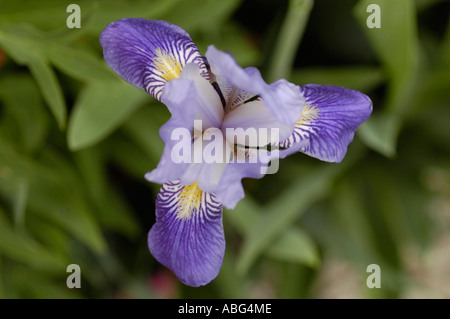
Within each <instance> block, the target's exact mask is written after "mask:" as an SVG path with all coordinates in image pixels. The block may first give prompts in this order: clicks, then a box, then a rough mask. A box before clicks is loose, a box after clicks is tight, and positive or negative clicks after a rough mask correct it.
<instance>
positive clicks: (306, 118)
mask: <svg viewBox="0 0 450 319" xmlns="http://www.w3.org/2000/svg"><path fill="white" fill-rule="evenodd" d="M318 118H319V109H318V107H317V105H312V104H311V103H310V102H306V104H305V106H304V107H303V110H302V115H300V118H299V119H298V121H297V123H295V126H301V125H304V124H308V123H310V122H312V121H314V120H317V119H318Z"/></svg>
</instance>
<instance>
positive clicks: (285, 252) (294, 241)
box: [267, 227, 319, 267]
mask: <svg viewBox="0 0 450 319" xmlns="http://www.w3.org/2000/svg"><path fill="white" fill-rule="evenodd" d="M267 254H268V255H269V256H270V257H273V258H276V259H280V260H284V261H288V262H294V263H299V264H304V265H308V266H310V267H315V266H317V264H318V263H319V255H318V251H317V247H316V245H315V244H314V242H313V240H312V239H311V238H310V237H309V235H308V234H307V233H306V232H305V231H303V230H301V229H299V228H293V227H291V228H289V229H288V230H287V231H286V233H284V234H283V235H281V236H280V237H279V238H278V239H277V240H276V241H275V242H274V243H273V244H272V245H271V246H270V247H269V249H268V250H267Z"/></svg>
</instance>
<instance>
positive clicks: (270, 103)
mask: <svg viewBox="0 0 450 319" xmlns="http://www.w3.org/2000/svg"><path fill="white" fill-rule="evenodd" d="M205 56H206V58H207V59H208V62H209V63H210V65H211V70H212V71H213V73H214V72H215V73H217V74H218V75H220V77H222V78H223V79H225V80H223V79H221V80H220V81H221V82H222V83H225V85H226V87H233V88H234V89H233V90H235V91H231V92H232V94H231V96H232V98H233V101H234V99H235V97H236V96H237V97H240V98H238V99H237V100H238V101H239V102H238V103H241V102H242V101H243V100H244V99H245V98H247V97H249V96H259V97H261V99H262V100H263V101H264V105H265V107H267V108H268V110H269V111H270V112H271V113H272V114H273V118H274V119H275V121H276V122H272V125H276V126H278V127H279V128H280V138H281V140H284V139H286V138H288V137H289V136H290V135H291V133H292V131H293V128H294V124H295V121H296V116H297V115H298V114H299V113H300V112H301V109H302V108H303V106H304V104H305V101H304V99H303V98H302V95H301V94H300V91H299V88H298V87H297V86H296V85H294V84H292V83H289V82H288V81H286V80H278V81H276V82H274V83H272V84H270V85H268V84H267V83H266V82H264V80H263V78H262V77H261V73H260V72H259V71H258V69H256V68H253V67H247V68H245V69H243V68H241V67H240V66H239V65H238V64H237V63H236V61H235V60H234V59H233V57H232V56H231V55H230V54H228V53H226V52H222V51H219V50H217V49H216V48H215V47H214V46H212V45H211V46H209V47H208V50H207V51H206V54H205ZM220 85H221V83H219V86H220ZM222 86H223V84H222ZM235 88H237V89H239V90H240V91H236V89H235ZM227 90H228V91H230V89H229V88H228V89H227ZM233 103H234V102H233ZM245 105H246V104H242V105H241V106H239V107H245ZM234 108H236V106H233V107H232V108H231V109H234Z"/></svg>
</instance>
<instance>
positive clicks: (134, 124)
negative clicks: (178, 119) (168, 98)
mask: <svg viewBox="0 0 450 319" xmlns="http://www.w3.org/2000/svg"><path fill="white" fill-rule="evenodd" d="M169 118H170V113H169V111H168V109H167V107H166V106H165V105H163V104H162V103H152V104H151V105H150V106H148V107H145V108H141V109H139V110H138V111H137V112H136V113H135V114H133V116H131V117H130V119H129V120H128V121H126V123H125V124H124V125H123V131H124V132H125V134H126V136H127V137H128V138H129V139H131V140H132V141H133V142H134V144H135V145H136V146H139V147H140V148H141V149H142V150H143V151H144V152H145V154H146V156H147V158H148V159H147V161H149V163H148V165H147V166H148V167H147V169H149V168H150V167H152V166H153V167H154V166H156V165H157V164H158V162H159V160H160V158H161V154H162V152H163V150H164V142H163V140H162V139H161V137H160V136H159V128H160V127H161V126H162V125H163V124H164V123H165V122H167V120H168V119H169Z"/></svg>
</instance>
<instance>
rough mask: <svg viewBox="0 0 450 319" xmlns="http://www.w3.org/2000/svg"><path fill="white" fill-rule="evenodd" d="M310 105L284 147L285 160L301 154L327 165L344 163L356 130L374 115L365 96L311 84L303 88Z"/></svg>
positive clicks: (356, 92) (342, 89)
mask: <svg viewBox="0 0 450 319" xmlns="http://www.w3.org/2000/svg"><path fill="white" fill-rule="evenodd" d="M300 89H301V92H302V95H303V97H304V98H305V100H306V105H305V107H304V108H303V111H302V113H301V115H300V116H299V117H297V118H298V120H297V123H296V125H295V131H294V133H292V135H291V136H290V137H289V138H288V139H286V140H285V141H283V142H282V143H281V144H280V146H281V147H283V148H286V150H284V151H280V154H281V157H285V156H287V155H289V154H292V153H294V152H297V151H300V152H303V153H305V154H308V155H310V156H312V157H315V158H318V159H320V160H323V161H327V162H340V161H342V159H343V158H344V156H345V153H346V152H347V146H348V145H349V144H350V142H351V141H352V140H353V137H354V133H355V130H356V129H357V128H358V126H359V125H361V124H362V123H363V122H364V121H365V120H367V118H368V117H369V116H370V114H371V112H372V102H371V100H370V99H369V97H368V96H366V95H365V94H363V93H361V92H358V91H355V90H351V89H347V88H342V87H336V86H330V85H317V84H308V85H305V86H301V87H300Z"/></svg>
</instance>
